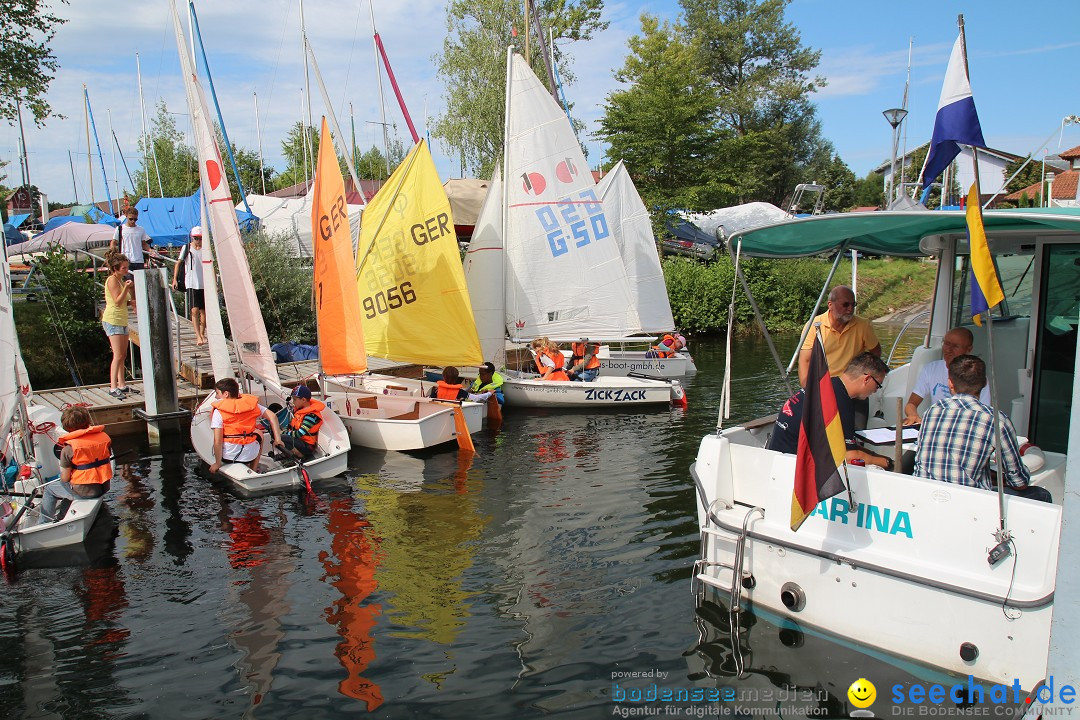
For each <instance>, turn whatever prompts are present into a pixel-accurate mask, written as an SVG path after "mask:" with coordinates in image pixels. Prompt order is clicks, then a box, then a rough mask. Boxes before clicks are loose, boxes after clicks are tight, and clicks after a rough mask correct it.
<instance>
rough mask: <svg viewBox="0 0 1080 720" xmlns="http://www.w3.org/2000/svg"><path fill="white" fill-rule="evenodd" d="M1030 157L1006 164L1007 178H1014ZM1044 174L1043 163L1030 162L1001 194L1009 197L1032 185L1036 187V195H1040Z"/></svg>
mask: <svg viewBox="0 0 1080 720" xmlns="http://www.w3.org/2000/svg"><path fill="white" fill-rule="evenodd" d="M1030 157H1031V156H1030V155H1029V156H1028V157H1026V158H1023V159H1022V160H1015V161H1013V162H1011V163H1008V164H1006V165H1005V177H1006V178H1010V177H1012V174H1013V173H1014V172H1016V171H1017V170H1018V169H1019V168H1020V166H1021V165H1023V164H1024V163H1025V162H1026V161H1027V160H1028V158H1030ZM1042 173H1043V169H1042V163H1041V162H1036V161H1035V160H1032V161H1031V162H1028V164H1027V165H1025V166H1024V169H1023V170H1020V173H1019V174H1018V175H1017V176H1016V177H1014V178H1013V179H1012V181H1011V182H1010V183H1009V184H1008V186H1006V188H1005V191H1004V192H1002V193H1001V194H1002V195H1008V194H1010V193H1014V192H1018V191H1020V190H1023V189H1025V188H1028V187H1030V186H1032V185H1035V186H1036V190H1035V193H1038V192H1039V190H1041V189H1042V186H1041V185H1040V183H1041V182H1042V179H1043V174H1042ZM1020 207H1023V205H1021V206H1020Z"/></svg>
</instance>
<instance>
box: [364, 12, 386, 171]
mask: <svg viewBox="0 0 1080 720" xmlns="http://www.w3.org/2000/svg"><path fill="white" fill-rule="evenodd" d="M368 13H369V14H370V15H371V48H372V51H373V53H374V55H375V77H377V78H378V79H379V122H380V123H381V124H382V142H383V155H384V156H385V157H386V177H388V178H389V177H390V136H389V135H388V134H387V132H386V102H385V101H384V100H383V86H382V71H381V70H380V69H379V31H378V30H376V29H375V10H374V9H373V8H372V4H371V3H370V2H369V3H368Z"/></svg>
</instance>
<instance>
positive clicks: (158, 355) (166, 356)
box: [134, 268, 188, 448]
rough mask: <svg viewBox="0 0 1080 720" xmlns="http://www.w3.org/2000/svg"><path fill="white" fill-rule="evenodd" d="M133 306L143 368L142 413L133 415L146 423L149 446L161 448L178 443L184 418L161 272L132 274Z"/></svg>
mask: <svg viewBox="0 0 1080 720" xmlns="http://www.w3.org/2000/svg"><path fill="white" fill-rule="evenodd" d="M134 276H135V304H136V307H138V320H139V324H138V327H139V354H140V357H141V359H142V368H143V399H144V401H145V403H146V408H145V410H140V409H138V408H136V409H135V414H136V415H137V416H139V417H141V418H142V419H144V420H146V433H147V435H148V436H149V439H150V444H151V446H155V447H158V448H161V446H162V440H163V439H165V440H167V441H168V442H167V444H169V445H175V444H177V443H178V442H182V440H181V438H180V435H181V432H180V431H181V424H182V423H183V420H184V419H185V418H186V417H187V416H188V412H187V411H186V410H183V411H182V410H181V409H180V402H179V400H178V397H177V392H176V367H175V366H174V365H173V342H172V325H171V323H170V322H169V296H168V294H167V293H168V292H169V291H168V289H167V287H166V282H165V280H166V275H165V271H164V270H161V269H157V268H155V269H146V270H142V271H138V272H135V273H134Z"/></svg>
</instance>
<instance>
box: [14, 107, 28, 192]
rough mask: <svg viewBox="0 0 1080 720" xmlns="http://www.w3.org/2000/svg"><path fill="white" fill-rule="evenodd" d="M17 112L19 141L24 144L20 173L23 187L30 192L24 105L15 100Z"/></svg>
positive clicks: (20, 160)
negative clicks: (23, 113)
mask: <svg viewBox="0 0 1080 720" xmlns="http://www.w3.org/2000/svg"><path fill="white" fill-rule="evenodd" d="M15 110H16V111H17V112H18V115H19V139H20V141H21V142H22V157H21V158H20V159H19V171H20V173H21V174H22V181H23V185H24V186H25V187H26V191H27V192H30V157H29V156H28V155H27V154H26V130H25V129H24V128H23V121H22V103H20V102H19V98H15Z"/></svg>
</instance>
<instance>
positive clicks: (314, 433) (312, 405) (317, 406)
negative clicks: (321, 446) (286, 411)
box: [289, 398, 326, 447]
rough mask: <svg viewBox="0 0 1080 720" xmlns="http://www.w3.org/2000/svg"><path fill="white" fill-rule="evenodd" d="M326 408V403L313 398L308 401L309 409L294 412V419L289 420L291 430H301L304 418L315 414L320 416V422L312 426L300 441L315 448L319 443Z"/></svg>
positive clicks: (301, 436)
mask: <svg viewBox="0 0 1080 720" xmlns="http://www.w3.org/2000/svg"><path fill="white" fill-rule="evenodd" d="M325 407H326V403H324V402H323V401H322V400H316V399H315V398H311V399H309V400H308V404H307V407H305V408H304V409H303V410H293V415H292V419H291V420H289V429H290V430H299V429H300V426H301V425H302V424H303V423H304V416H306V415H310V414H311V413H315V414H316V415H317V416H318V418H319V419H318V421H317V422H316V423H315V424H314V425H312V426H311V427H310V428H309V429H308V431H307V434H306V435H300V436H299V437H300V439H301V440H303V441H304V442H305V443H307V444H308V445H311V446H312V447H315V444H316V443H318V442H319V428H321V427H322V423H323V421H322V414H321V413H322V410H323V409H324V408H325Z"/></svg>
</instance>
